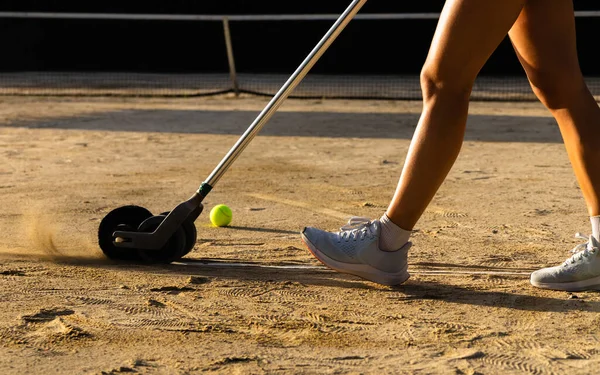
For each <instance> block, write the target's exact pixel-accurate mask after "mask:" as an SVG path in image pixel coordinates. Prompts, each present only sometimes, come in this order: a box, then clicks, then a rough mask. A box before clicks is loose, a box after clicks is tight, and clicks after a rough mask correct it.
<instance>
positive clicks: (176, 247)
mask: <svg viewBox="0 0 600 375" xmlns="http://www.w3.org/2000/svg"><path fill="white" fill-rule="evenodd" d="M165 217H166V216H165V215H157V216H152V217H149V218H147V219H146V220H144V222H142V223H141V224H140V225H139V227H138V232H146V233H151V232H154V230H155V229H156V228H158V226H159V225H160V223H162V221H163V220H164V219H165ZM186 248H187V244H186V234H185V232H184V230H183V228H182V227H179V228H177V230H176V231H175V233H173V235H172V236H171V238H169V240H168V241H167V243H166V244H165V245H164V246H163V247H162V248H160V249H159V250H147V249H138V250H137V253H138V255H139V257H140V258H141V259H142V260H143V261H144V262H146V263H163V264H168V263H171V262H173V261H175V260H177V259H179V258H181V257H182V256H183V255H185V250H186Z"/></svg>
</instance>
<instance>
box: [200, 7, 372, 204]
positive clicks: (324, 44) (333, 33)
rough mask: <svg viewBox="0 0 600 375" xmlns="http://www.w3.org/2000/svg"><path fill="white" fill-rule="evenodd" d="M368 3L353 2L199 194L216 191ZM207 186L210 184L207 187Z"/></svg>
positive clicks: (205, 183)
mask: <svg viewBox="0 0 600 375" xmlns="http://www.w3.org/2000/svg"><path fill="white" fill-rule="evenodd" d="M366 2H367V0H354V1H352V3H351V4H350V5H349V6H348V8H346V10H345V11H344V13H342V14H341V15H340V17H339V18H338V19H337V21H336V22H335V23H334V24H333V26H332V27H331V28H330V29H329V31H327V33H326V34H325V36H324V37H323V38H322V39H321V41H320V42H319V43H318V44H317V45H316V46H315V48H313V50H312V51H311V52H310V54H309V55H308V56H307V57H306V59H304V61H303V62H302V64H300V66H299V67H298V68H297V69H296V71H295V72H294V73H293V74H292V75H291V77H290V78H289V79H288V80H287V81H286V82H285V84H284V85H283V86H282V87H281V89H279V91H278V92H277V93H276V94H275V96H273V98H272V99H271V101H270V102H269V103H268V104H267V106H266V107H265V109H263V110H262V112H260V114H259V115H258V117H256V119H255V120H254V122H252V124H251V125H250V127H249V128H248V130H246V131H245V132H244V134H243V135H242V136H241V137H240V139H239V140H238V141H237V142H236V144H235V145H234V146H233V147H232V148H231V150H229V152H228V153H227V155H225V157H224V158H223V160H221V162H220V163H219V165H217V167H216V168H215V169H214V170H213V172H212V173H211V174H210V175H209V176H208V178H207V179H206V180H205V181H204V183H203V184H202V185H203V186H204V189H203V186H201V187H200V189H199V191H198V192H199V193H200V194H202V195H205V194H204V191H206V193H208V191H210V189H212V188H213V187H214V186H215V184H216V183H217V182H218V181H219V179H220V178H221V176H223V174H224V173H225V172H226V171H227V169H228V168H229V167H230V166H231V164H232V163H233V162H234V161H235V159H236V158H237V157H238V156H239V155H240V154H241V153H242V151H244V149H245V148H246V146H248V144H249V143H250V141H252V139H253V138H254V137H255V136H256V134H257V133H258V132H259V131H260V129H262V127H263V126H264V125H265V123H266V122H267V121H269V119H270V118H271V116H273V114H274V113H275V111H277V109H278V108H279V107H280V106H281V104H282V103H283V101H284V100H285V99H286V98H287V96H288V95H289V94H290V92H292V90H293V89H294V88H296V86H297V85H298V83H300V81H302V79H303V78H304V77H305V76H306V74H307V73H308V71H309V70H310V69H311V68H312V67H313V65H314V64H315V63H316V62H317V60H319V58H320V57H321V55H323V53H324V52H325V51H326V50H327V48H328V47H329V46H330V45H331V43H333V41H334V40H335V38H337V36H338V35H339V34H340V33H341V32H342V30H343V29H344V28H345V27H346V25H347V24H348V23H349V22H350V20H352V18H353V17H354V15H355V14H356V13H358V11H359V10H360V8H361V7H362V6H363V5H364V4H365V3H366ZM205 185H208V187H206V186H205Z"/></svg>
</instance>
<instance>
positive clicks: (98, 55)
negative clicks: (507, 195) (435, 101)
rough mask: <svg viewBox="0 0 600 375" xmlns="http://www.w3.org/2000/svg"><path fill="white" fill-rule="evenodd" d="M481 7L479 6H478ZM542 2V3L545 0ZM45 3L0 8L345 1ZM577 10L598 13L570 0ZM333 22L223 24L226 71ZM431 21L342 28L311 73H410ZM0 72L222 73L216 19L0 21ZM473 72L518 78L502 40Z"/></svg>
mask: <svg viewBox="0 0 600 375" xmlns="http://www.w3.org/2000/svg"><path fill="white" fill-rule="evenodd" d="M482 1H487V0H482ZM548 1H551V0H548ZM140 3H141V2H127V1H123V0H121V1H115V0H106V1H102V2H100V1H93V2H82V1H77V2H76V1H48V0H43V1H42V0H3V1H2V3H1V4H0V11H39V12H86V13H87V12H91V13H94V12H97V13H154V14H313V13H334V14H340V13H341V12H342V11H343V10H344V9H345V8H346V7H347V6H348V4H349V3H350V1H349V0H348V1H339V0H319V1H315V0H303V1H264V0H262V1H259V0H255V1H243V0H224V1H220V2H219V1H192V0H187V1H184V0H169V1H164V0H163V1H154V0H150V1H145V2H144V3H143V4H140ZM443 3H444V1H441V0H427V1H425V0H423V1H382V0H370V1H369V2H367V4H366V5H365V6H364V7H363V9H362V10H361V14H366V13H404V12H439V11H440V10H441V8H442V6H443ZM574 4H575V8H576V9H577V10H596V9H600V3H598V1H597V0H595V1H590V0H574ZM332 22H333V21H281V22H278V21H270V22H234V21H232V22H231V33H232V41H233V46H234V54H235V60H236V67H237V70H238V71H239V72H245V73H286V74H287V73H291V72H292V71H293V70H294V69H295V68H296V67H297V66H298V64H299V63H300V62H301V61H302V59H303V58H304V57H305V56H306V55H307V53H308V52H309V51H310V50H311V49H312V48H313V46H314V45H315V44H316V43H317V42H318V40H319V39H320V38H321V37H322V35H323V34H324V33H325V32H326V31H327V29H328V28H329V27H330V26H331V24H332ZM436 22H437V20H390V21H381V20H378V21H366V20H355V21H353V22H351V23H350V24H349V25H348V27H347V28H346V29H345V30H344V32H343V33H342V34H341V35H340V37H339V38H338V39H337V40H336V42H335V43H334V44H333V45H332V46H331V48H330V49H329V50H328V51H327V53H326V54H325V55H324V56H323V57H322V58H321V60H320V61H319V62H318V63H317V65H316V66H315V67H314V68H313V70H312V72H314V73H326V74H418V72H419V70H420V68H421V65H422V63H423V61H424V59H425V56H426V54H427V50H428V48H429V42H430V40H431V36H432V35H433V31H434V29H435V26H436ZM599 31H600V18H578V19H577V32H578V48H579V55H580V60H581V65H582V69H583V71H584V73H585V74H587V75H600V64H597V62H596V61H595V58H594V55H595V52H596V51H595V50H596V48H597V45H598V42H597V38H598V33H599ZM0 35H1V37H2V47H3V53H2V58H1V59H0V71H4V72H7V71H119V72H127V71H132V72H176V73H189V72H227V69H228V68H227V58H226V54H225V43H224V40H223V28H222V24H221V23H220V22H180V21H178V22H175V21H110V20H57V19H7V18H0ZM482 74H486V75H506V74H511V75H512V74H522V69H521V67H520V65H519V64H518V62H517V60H516V57H515V55H514V52H513V51H512V47H511V46H510V42H508V40H505V41H504V42H503V43H502V44H501V45H500V46H499V48H498V50H497V51H496V52H495V53H494V55H493V56H492V58H491V59H490V60H489V61H488V63H487V64H486V66H485V67H484V69H483V71H482Z"/></svg>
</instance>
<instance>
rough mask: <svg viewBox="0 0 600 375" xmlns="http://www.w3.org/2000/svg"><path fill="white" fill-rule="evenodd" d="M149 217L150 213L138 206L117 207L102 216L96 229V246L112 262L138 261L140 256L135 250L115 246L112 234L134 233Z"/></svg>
mask: <svg viewBox="0 0 600 375" xmlns="http://www.w3.org/2000/svg"><path fill="white" fill-rule="evenodd" d="M149 217H152V213H151V212H150V211H148V210H147V209H145V208H144V207H140V206H123V207H119V208H116V209H114V210H112V211H111V212H109V213H108V214H107V215H106V216H104V218H103V219H102V221H101V222H100V226H99V227H98V245H100V249H102V252H103V253H104V255H105V256H106V257H107V258H109V259H113V260H127V261H139V260H140V256H139V254H138V252H137V251H136V250H135V249H127V248H119V247H116V246H115V244H114V243H113V241H114V238H113V233H114V232H115V231H116V230H124V231H134V232H135V231H137V228H138V227H139V225H140V224H141V223H142V222H144V220H146V219H148V218H149Z"/></svg>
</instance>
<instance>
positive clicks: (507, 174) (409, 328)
mask: <svg viewBox="0 0 600 375" xmlns="http://www.w3.org/2000/svg"><path fill="white" fill-rule="evenodd" d="M267 100H268V98H261V97H242V98H238V99H236V98H233V97H230V96H221V97H211V98H203V99H202V98H200V99H198V98H196V99H168V100H167V99H118V98H113V99H105V98H98V99H94V98H88V99H85V98H27V97H2V98H0V205H1V207H2V210H1V211H0V228H1V229H2V236H0V301H1V302H2V305H1V306H2V308H1V309H0V373H2V374H51V373H56V374H121V373H141V374H193V373H222V374H262V373H266V374H290V373H293V374H362V373H365V374H366V373H369V374H371V373H373V374H387V373H389V374H404V373H406V374H432V373H435V374H437V373H439V374H499V373H502V374H522V373H531V374H593V373H596V372H597V369H598V366H599V365H600V332H599V331H600V328H599V327H600V314H598V312H600V295H598V294H597V293H594V292H585V293H583V292H582V293H574V294H569V293H566V292H555V291H543V290H538V289H534V288H532V287H531V286H530V285H529V282H528V276H529V273H530V272H531V271H533V270H535V269H537V268H540V267H543V266H547V265H556V264H558V263H560V262H562V261H563V260H565V259H566V258H567V257H569V256H570V255H571V253H570V249H572V248H573V247H574V246H575V245H577V244H579V243H581V242H585V241H582V240H578V239H575V238H574V234H575V233H576V232H584V233H585V232H588V231H589V221H588V218H587V212H586V209H585V205H584V201H583V198H582V197H581V194H580V191H579V188H578V186H577V184H576V181H575V178H574V175H573V172H572V170H571V167H570V164H569V161H568V159H567V155H566V152H565V149H564V146H563V144H562V142H561V138H560V133H559V131H558V129H557V127H556V125H555V122H554V120H553V119H552V118H551V117H550V116H549V114H548V112H547V111H546V110H545V109H544V108H543V107H542V106H541V105H540V104H538V103H536V102H532V103H494V102H487V103H478V102H475V103H472V105H471V110H470V117H469V123H468V130H467V135H466V140H465V143H464V146H463V150H462V153H461V155H460V157H459V159H458V161H457V163H456V165H455V167H454V169H453V170H452V171H451V173H450V175H449V177H448V179H447V180H446V182H445V183H444V185H443V186H442V188H441V190H440V191H439V193H438V195H437V196H436V197H435V199H434V201H433V202H432V205H431V206H430V207H429V209H428V210H427V212H426V213H425V215H424V217H423V218H422V219H421V221H420V222H419V223H418V225H417V227H416V228H415V233H414V237H413V242H414V247H413V249H412V250H411V253H410V255H409V264H410V266H409V271H410V272H411V278H410V279H409V280H408V281H407V282H406V283H405V284H404V285H401V286H399V287H383V286H379V285H376V284H373V283H370V282H367V281H364V280H361V279H359V278H357V277H353V276H349V275H343V274H339V273H335V272H333V271H330V270H328V269H326V268H324V267H322V266H321V265H320V264H319V263H318V262H317V261H316V260H315V259H314V258H313V257H312V256H311V255H310V254H309V252H308V251H307V250H306V249H305V248H304V247H303V244H302V242H301V240H300V236H299V232H300V231H301V230H302V228H303V227H304V226H307V225H310V226H318V227H322V228H325V229H329V230H336V229H337V228H339V227H340V226H342V225H343V224H345V222H346V221H347V219H348V218H349V217H350V216H351V215H357V216H368V217H371V218H378V217H379V216H380V215H381V214H382V213H383V212H384V210H385V208H386V206H387V203H388V201H389V199H390V198H391V196H392V194H393V192H394V189H395V186H396V182H397V180H398V177H399V174H400V170H401V168H402V165H403V162H404V157H405V154H406V151H407V148H408V145H409V141H410V137H411V136H412V133H413V131H414V128H415V125H416V123H417V120H418V116H419V113H420V110H421V103H420V102H399V101H389V102H388V101H342V100H292V99H290V100H288V101H286V102H285V103H284V105H283V106H282V107H281V109H280V110H279V111H278V112H277V113H276V114H275V116H274V117H273V118H272V120H271V121H270V122H269V123H268V124H267V125H266V127H265V128H264V129H263V130H262V131H261V133H260V134H259V136H258V137H256V138H255V139H254V141H253V142H252V143H251V144H250V146H249V147H248V148H247V149H246V150H245V151H244V153H243V154H242V155H241V157H240V158H239V159H238V160H237V161H236V162H235V163H234V164H233V166H232V168H231V169H230V170H229V171H228V172H227V173H226V174H225V176H224V177H223V179H222V180H221V181H220V182H219V183H218V184H217V186H216V187H215V189H214V190H213V191H212V192H211V193H210V194H209V196H208V197H207V199H206V200H205V212H204V213H203V214H202V215H201V216H200V217H199V218H198V220H197V221H196V225H197V227H198V241H197V243H196V245H195V248H194V250H193V251H192V252H191V253H190V254H189V255H188V256H186V257H185V258H184V259H182V262H181V263H177V264H171V265H160V266H144V265H131V264H129V265H127V264H117V263H114V262H110V261H107V260H105V259H104V258H103V257H102V254H101V251H100V250H99V248H98V246H97V244H96V231H97V227H98V224H99V222H100V220H101V219H102V217H103V216H104V215H105V214H107V213H108V212H109V211H110V210H112V209H113V208H116V207H118V206H122V205H126V204H136V205H141V206H145V207H147V208H148V209H150V210H151V211H152V212H154V213H160V212H163V211H167V210H170V209H171V208H173V207H174V206H175V205H176V204H178V203H179V202H180V201H182V200H185V199H187V198H188V197H189V196H190V195H191V194H192V193H193V192H194V191H195V189H197V187H198V186H199V184H200V183H201V182H202V181H203V180H204V179H205V178H206V177H207V176H208V175H209V174H210V172H211V171H212V170H213V168H214V167H215V166H216V165H217V164H218V162H219V161H220V160H221V158H222V157H223V156H224V155H225V153H226V152H227V151H228V150H229V148H230V147H231V146H232V145H233V144H234V143H235V141H236V140H237V139H238V138H239V136H240V135H241V134H242V133H243V131H244V130H245V129H246V128H247V127H248V125H249V124H250V123H251V122H252V120H254V118H255V117H256V116H257V114H258V113H259V111H260V110H262V108H264V106H265V105H266V103H267ZM424 167H426V166H424ZM220 203H224V204H227V205H229V206H230V207H231V208H232V210H233V216H234V218H233V222H232V224H231V226H230V227H227V228H215V227H211V226H210V223H209V219H208V211H209V210H210V209H211V208H212V207H213V206H214V205H216V204H220Z"/></svg>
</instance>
